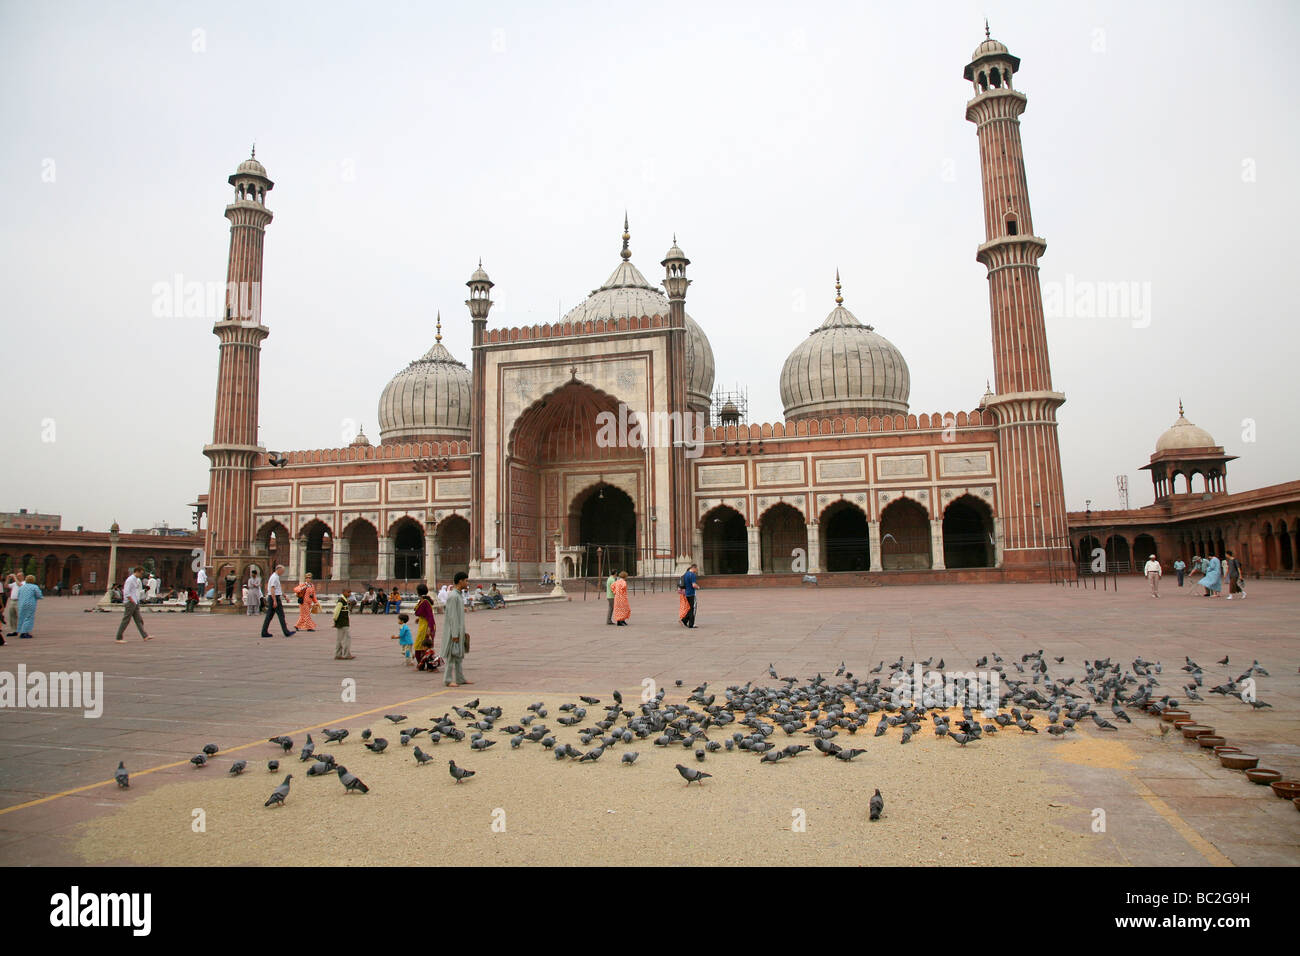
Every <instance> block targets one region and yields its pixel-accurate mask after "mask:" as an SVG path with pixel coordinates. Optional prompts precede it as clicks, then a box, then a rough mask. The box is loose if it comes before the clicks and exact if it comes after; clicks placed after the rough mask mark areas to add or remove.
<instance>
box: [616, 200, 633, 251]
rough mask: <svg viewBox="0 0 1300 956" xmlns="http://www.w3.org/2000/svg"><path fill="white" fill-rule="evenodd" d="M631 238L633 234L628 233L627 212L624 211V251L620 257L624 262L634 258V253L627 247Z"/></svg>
mask: <svg viewBox="0 0 1300 956" xmlns="http://www.w3.org/2000/svg"><path fill="white" fill-rule="evenodd" d="M631 238H632V234H631V233H630V232H628V231H627V211H626V210H624V211H623V251H622V252H620V253H619V255H621V256H622V257H623V261H624V262H626V261H627V260H628V259H631V258H632V252H631V250H629V249H628V247H627V244H628V240H630V239H631Z"/></svg>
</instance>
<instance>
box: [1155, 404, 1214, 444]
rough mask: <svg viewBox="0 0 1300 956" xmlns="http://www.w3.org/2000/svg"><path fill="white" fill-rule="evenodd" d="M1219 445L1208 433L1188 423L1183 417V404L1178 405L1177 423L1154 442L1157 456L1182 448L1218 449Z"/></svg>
mask: <svg viewBox="0 0 1300 956" xmlns="http://www.w3.org/2000/svg"><path fill="white" fill-rule="evenodd" d="M1218 447H1219V443H1218V442H1216V441H1215V440H1214V436H1212V435H1211V434H1210V433H1209V432H1207V431H1206V430H1205V429H1204V428H1198V427H1197V426H1195V425H1193V424H1192V423H1191V422H1189V421H1188V420H1187V419H1186V417H1184V415H1183V403H1182V402H1179V403H1178V421H1176V422H1174V423H1173V424H1172V425H1171V426H1169V428H1168V429H1167V430H1166V431H1165V433H1164V434H1163V435H1161V436H1160V437H1159V438H1158V439H1157V440H1156V452H1157V454H1158V453H1160V452H1162V451H1177V450H1179V449H1182V448H1218Z"/></svg>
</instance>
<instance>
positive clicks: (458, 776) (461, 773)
mask: <svg viewBox="0 0 1300 956" xmlns="http://www.w3.org/2000/svg"><path fill="white" fill-rule="evenodd" d="M447 766H448V767H449V768H450V770H451V775H452V777H454V778H455V780H456V782H457V783H460V782H461V781H462V780H464V779H465V778H466V777H472V776H474V774H475V773H477V772H478V771H476V770H465V769H464V768H462V767H457V766H456V761H454V760H448V761H447Z"/></svg>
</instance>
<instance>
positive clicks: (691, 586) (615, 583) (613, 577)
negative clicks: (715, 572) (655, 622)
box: [605, 564, 700, 627]
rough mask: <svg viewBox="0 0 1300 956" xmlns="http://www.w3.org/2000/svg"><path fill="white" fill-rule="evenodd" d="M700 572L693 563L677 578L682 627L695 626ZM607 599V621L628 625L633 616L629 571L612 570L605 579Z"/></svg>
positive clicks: (679, 614) (616, 624)
mask: <svg viewBox="0 0 1300 956" xmlns="http://www.w3.org/2000/svg"><path fill="white" fill-rule="evenodd" d="M699 580H700V572H699V565H696V564H692V565H690V566H688V567H687V569H686V571H685V573H683V574H682V576H681V577H680V578H678V580H677V596H678V600H677V621H678V623H680V624H681V625H682V627H695V626H696V625H695V608H696V599H697V597H698V593H697V592H698V591H699V589H700V585H699ZM605 600H606V601H607V602H608V605H609V606H608V610H607V611H606V613H605V623H606V624H610V625H615V626H617V627H627V626H628V621H629V620H630V619H631V617H632V604H631V602H629V601H628V599H627V572H626V571H617V572H616V571H610V572H609V577H608V578H606V579H605Z"/></svg>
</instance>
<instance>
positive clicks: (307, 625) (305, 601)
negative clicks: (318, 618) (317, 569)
mask: <svg viewBox="0 0 1300 956" xmlns="http://www.w3.org/2000/svg"><path fill="white" fill-rule="evenodd" d="M293 593H294V594H296V595H298V623H297V624H295V625H294V627H296V628H298V630H300V631H314V630H316V622H315V621H313V620H312V619H311V612H312V610H313V609H314V608H316V607H318V605H317V604H316V585H314V584H312V583H311V574H310V573H308V574H305V575H303V581H302V584H300V585H298V586H297V587H296V588H294V589H293Z"/></svg>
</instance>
